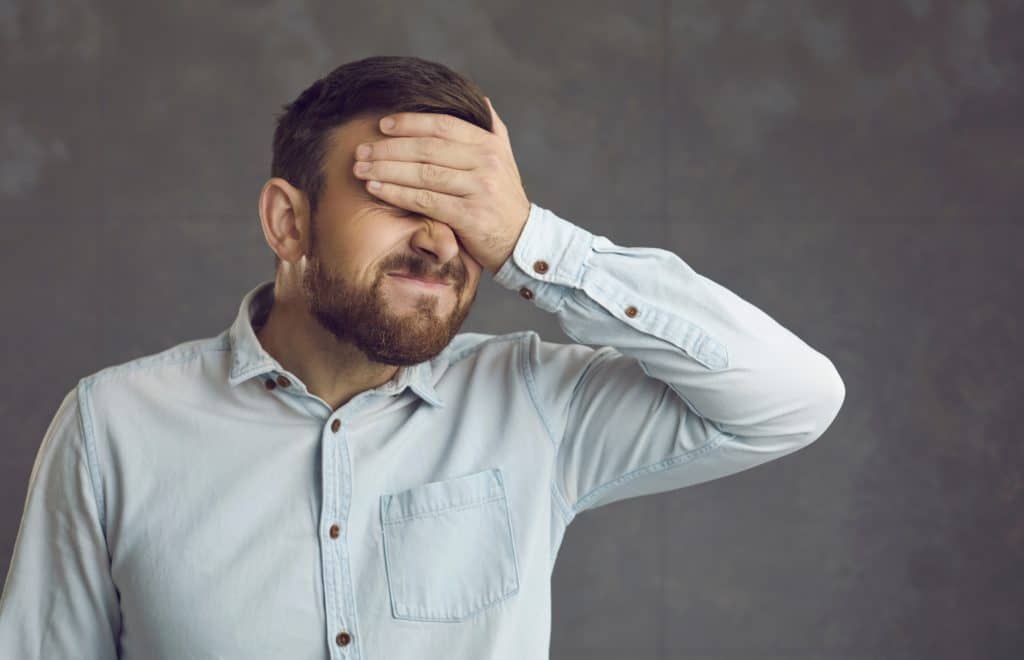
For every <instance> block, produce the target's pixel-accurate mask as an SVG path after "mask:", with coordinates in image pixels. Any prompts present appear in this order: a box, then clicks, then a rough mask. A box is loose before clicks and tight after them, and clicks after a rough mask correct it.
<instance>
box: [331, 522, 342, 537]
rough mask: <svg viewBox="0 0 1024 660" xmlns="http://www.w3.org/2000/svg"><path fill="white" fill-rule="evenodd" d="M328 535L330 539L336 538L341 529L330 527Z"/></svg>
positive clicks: (334, 526)
mask: <svg viewBox="0 0 1024 660" xmlns="http://www.w3.org/2000/svg"><path fill="white" fill-rule="evenodd" d="M330 534H331V538H332V539H336V538H338V534H341V528H340V527H338V526H337V525H331V531H330Z"/></svg>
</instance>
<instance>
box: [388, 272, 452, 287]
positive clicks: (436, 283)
mask: <svg viewBox="0 0 1024 660" xmlns="http://www.w3.org/2000/svg"><path fill="white" fill-rule="evenodd" d="M388 275H391V276H393V277H403V278H406V279H410V280H415V281H417V282H422V283H423V284H430V285H433V286H448V285H449V284H450V282H448V281H447V280H439V279H435V278H432V277H419V276H416V275H412V274H410V273H397V272H396V273H388Z"/></svg>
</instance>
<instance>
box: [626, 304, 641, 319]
mask: <svg viewBox="0 0 1024 660" xmlns="http://www.w3.org/2000/svg"><path fill="white" fill-rule="evenodd" d="M638 313H639V312H637V309H636V307H633V306H632V305H630V306H629V307H627V308H626V316H628V317H629V318H633V317H634V316H636V315H637V314H638Z"/></svg>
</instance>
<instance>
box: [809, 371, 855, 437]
mask: <svg viewBox="0 0 1024 660" xmlns="http://www.w3.org/2000/svg"><path fill="white" fill-rule="evenodd" d="M825 361H826V362H827V368H825V369H824V372H823V375H822V377H821V379H820V380H819V381H818V383H819V385H818V387H817V388H816V390H817V391H816V392H815V394H814V396H815V398H816V399H817V400H818V401H819V403H818V404H817V406H816V419H817V424H816V425H815V430H814V433H813V434H812V438H811V441H812V442H813V441H814V440H817V439H818V438H820V437H821V436H822V435H823V434H824V432H825V431H826V430H827V429H828V427H830V426H831V424H833V422H835V421H836V417H838V416H839V411H840V409H841V408H842V407H843V402H844V401H845V400H846V384H845V383H844V382H843V378H842V377H841V376H840V375H839V370H837V369H836V365H835V364H833V363H831V360H829V359H828V358H825Z"/></svg>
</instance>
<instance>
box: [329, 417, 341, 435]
mask: <svg viewBox="0 0 1024 660" xmlns="http://www.w3.org/2000/svg"><path fill="white" fill-rule="evenodd" d="M339 428H341V420H337V419H336V420H334V421H333V422H331V430H332V431H334V432H335V433H337V432H338V429H339Z"/></svg>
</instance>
